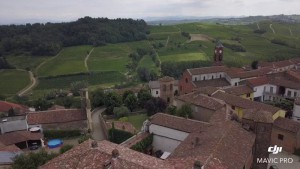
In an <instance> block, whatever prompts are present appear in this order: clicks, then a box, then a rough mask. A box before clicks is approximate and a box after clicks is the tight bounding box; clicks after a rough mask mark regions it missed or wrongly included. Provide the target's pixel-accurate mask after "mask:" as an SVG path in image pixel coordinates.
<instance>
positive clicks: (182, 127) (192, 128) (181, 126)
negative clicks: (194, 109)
mask: <svg viewBox="0 0 300 169" xmlns="http://www.w3.org/2000/svg"><path fill="white" fill-rule="evenodd" d="M150 121H151V123H152V124H156V125H159V126H163V127H167V128H171V129H175V130H179V131H183V132H187V133H191V132H200V131H201V130H202V129H203V128H205V127H207V126H209V124H208V123H206V122H201V121H197V120H192V119H185V118H182V117H177V116H172V115H168V114H164V113H156V114H155V115H153V116H152V117H151V119H150Z"/></svg>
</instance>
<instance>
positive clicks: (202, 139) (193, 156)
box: [167, 121, 255, 169]
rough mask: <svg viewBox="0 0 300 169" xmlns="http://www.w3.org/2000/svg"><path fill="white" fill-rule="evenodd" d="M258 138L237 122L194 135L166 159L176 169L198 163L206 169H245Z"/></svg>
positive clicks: (186, 167)
mask: <svg viewBox="0 0 300 169" xmlns="http://www.w3.org/2000/svg"><path fill="white" fill-rule="evenodd" d="M254 142H255V135H254V134H253V133H251V132H248V131H246V130H244V129H243V128H242V127H241V126H240V124H238V123H237V122H235V121H227V122H225V123H223V125H222V127H220V126H210V127H208V128H207V129H206V130H205V131H203V132H199V133H191V134H189V136H188V137H187V138H186V139H185V140H184V141H183V142H182V143H181V144H180V145H179V146H178V147H177V148H176V149H175V151H174V152H173V154H171V156H170V157H169V158H168V159H167V161H170V162H172V163H173V164H174V165H175V166H176V167H178V168H182V169H189V168H193V164H194V162H195V161H200V162H201V163H202V164H204V163H207V164H206V166H205V168H211V169H214V168H228V169H229V168H230V169H240V168H243V166H244V164H245V161H246V159H247V158H248V155H249V154H250V153H251V151H252V146H253V144H254Z"/></svg>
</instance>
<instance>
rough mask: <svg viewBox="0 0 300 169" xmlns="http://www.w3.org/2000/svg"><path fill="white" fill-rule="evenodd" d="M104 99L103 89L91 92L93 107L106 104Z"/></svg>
mask: <svg viewBox="0 0 300 169" xmlns="http://www.w3.org/2000/svg"><path fill="white" fill-rule="evenodd" d="M104 100H105V94H104V91H103V90H102V89H98V90H96V91H94V92H92V94H91V103H92V107H93V108H96V107H100V106H103V105H104Z"/></svg>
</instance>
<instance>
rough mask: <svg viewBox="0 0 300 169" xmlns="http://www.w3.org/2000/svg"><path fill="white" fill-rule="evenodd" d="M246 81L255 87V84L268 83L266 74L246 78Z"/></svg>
mask: <svg viewBox="0 0 300 169" xmlns="http://www.w3.org/2000/svg"><path fill="white" fill-rule="evenodd" d="M247 82H248V83H249V85H250V86H252V87H256V86H262V85H266V84H269V79H268V78H267V77H266V76H262V77H257V78H253V79H248V80H247Z"/></svg>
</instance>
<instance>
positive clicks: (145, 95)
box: [138, 89, 152, 108]
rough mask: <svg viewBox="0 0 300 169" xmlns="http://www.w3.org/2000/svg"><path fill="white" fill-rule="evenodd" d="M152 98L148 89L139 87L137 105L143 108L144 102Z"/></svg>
mask: <svg viewBox="0 0 300 169" xmlns="http://www.w3.org/2000/svg"><path fill="white" fill-rule="evenodd" d="M151 98H152V96H151V93H150V91H149V90H146V89H141V90H140V91H139V92H138V103H139V106H140V107H142V108H144V105H145V104H146V102H147V101H148V100H150V99H151Z"/></svg>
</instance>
